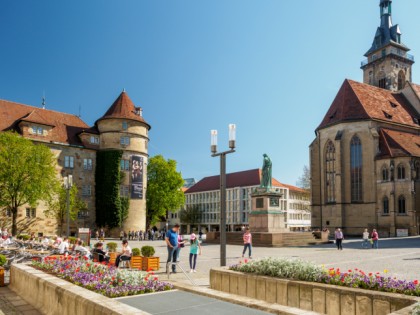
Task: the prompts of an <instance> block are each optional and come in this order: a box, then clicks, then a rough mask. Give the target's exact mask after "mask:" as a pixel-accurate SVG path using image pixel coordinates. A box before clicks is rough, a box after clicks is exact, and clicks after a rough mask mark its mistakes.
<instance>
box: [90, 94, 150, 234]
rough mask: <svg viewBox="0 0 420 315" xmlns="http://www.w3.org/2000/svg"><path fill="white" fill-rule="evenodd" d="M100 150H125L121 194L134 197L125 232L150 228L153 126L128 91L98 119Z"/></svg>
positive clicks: (121, 166)
mask: <svg viewBox="0 0 420 315" xmlns="http://www.w3.org/2000/svg"><path fill="white" fill-rule="evenodd" d="M96 126H97V128H98V131H99V134H100V150H122V151H123V155H122V159H121V165H120V170H121V172H123V173H124V174H125V176H123V181H122V182H121V185H120V195H121V196H127V197H129V198H130V207H129V214H128V218H127V219H126V220H125V222H124V225H123V227H122V228H123V229H124V231H133V230H136V231H137V230H143V231H144V230H145V229H146V195H145V190H146V186H147V167H146V166H147V161H148V148H147V147H148V142H149V135H148V133H149V130H150V128H151V127H150V125H149V124H148V123H147V122H146V121H145V120H144V118H143V116H142V109H141V108H140V107H136V106H135V105H134V103H133V102H132V101H131V99H130V98H129V96H128V95H127V93H126V92H125V90H124V91H123V92H122V93H121V94H120V96H118V98H117V99H116V100H115V102H114V103H113V104H112V105H111V107H110V108H109V109H108V111H107V112H106V113H105V115H104V116H102V118H100V119H99V120H98V121H97V122H96Z"/></svg>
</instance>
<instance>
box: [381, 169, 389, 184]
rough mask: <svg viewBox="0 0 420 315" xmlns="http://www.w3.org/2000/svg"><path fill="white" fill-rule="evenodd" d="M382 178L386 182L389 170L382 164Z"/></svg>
mask: <svg viewBox="0 0 420 315" xmlns="http://www.w3.org/2000/svg"><path fill="white" fill-rule="evenodd" d="M382 180H383V181H384V182H386V181H388V180H389V170H388V168H387V167H386V166H384V167H383V168H382Z"/></svg>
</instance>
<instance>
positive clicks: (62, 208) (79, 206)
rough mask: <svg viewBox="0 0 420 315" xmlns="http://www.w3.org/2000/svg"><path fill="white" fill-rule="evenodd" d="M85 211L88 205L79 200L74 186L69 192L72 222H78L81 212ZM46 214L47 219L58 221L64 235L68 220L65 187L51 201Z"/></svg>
mask: <svg viewBox="0 0 420 315" xmlns="http://www.w3.org/2000/svg"><path fill="white" fill-rule="evenodd" d="M84 209H86V203H85V202H84V201H83V200H82V199H80V198H79V196H78V189H77V186H76V185H73V186H72V187H71V189H70V192H69V213H70V220H72V221H74V220H76V219H77V215H78V214H79V211H80V210H84ZM44 214H45V216H46V217H47V218H54V219H56V220H57V222H58V225H59V227H60V235H62V234H63V223H64V220H65V219H66V218H67V190H66V188H65V187H64V186H61V187H60V188H59V190H58V192H57V195H56V198H54V199H52V200H50V201H49V203H48V209H46V210H44Z"/></svg>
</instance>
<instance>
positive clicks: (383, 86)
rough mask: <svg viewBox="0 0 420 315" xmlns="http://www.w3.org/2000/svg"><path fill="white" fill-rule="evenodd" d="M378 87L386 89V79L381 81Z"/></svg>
mask: <svg viewBox="0 0 420 315" xmlns="http://www.w3.org/2000/svg"><path fill="white" fill-rule="evenodd" d="M378 86H379V87H380V88H381V89H385V88H386V79H385V78H382V79H379V82H378Z"/></svg>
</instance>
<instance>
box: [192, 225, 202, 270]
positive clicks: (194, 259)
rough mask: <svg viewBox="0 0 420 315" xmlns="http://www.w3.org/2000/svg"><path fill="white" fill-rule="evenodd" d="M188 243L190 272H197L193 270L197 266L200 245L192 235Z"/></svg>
mask: <svg viewBox="0 0 420 315" xmlns="http://www.w3.org/2000/svg"><path fill="white" fill-rule="evenodd" d="M190 242H191V247H190V269H191V270H190V272H197V269H195V268H196V266H197V254H198V255H201V245H200V241H199V240H198V239H197V236H196V235H195V234H194V233H193V234H191V237H190Z"/></svg>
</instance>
